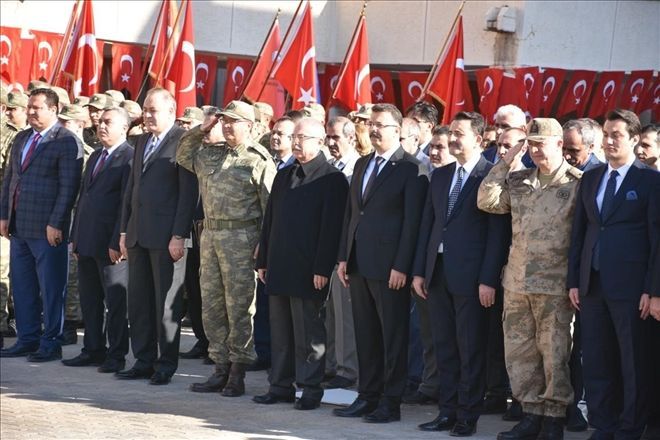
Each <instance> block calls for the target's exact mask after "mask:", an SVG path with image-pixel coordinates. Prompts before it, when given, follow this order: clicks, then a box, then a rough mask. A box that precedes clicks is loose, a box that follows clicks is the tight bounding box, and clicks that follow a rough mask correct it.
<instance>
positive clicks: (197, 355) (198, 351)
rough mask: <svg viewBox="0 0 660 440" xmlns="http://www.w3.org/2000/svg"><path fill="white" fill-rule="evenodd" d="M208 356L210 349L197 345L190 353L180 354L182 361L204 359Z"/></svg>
mask: <svg viewBox="0 0 660 440" xmlns="http://www.w3.org/2000/svg"><path fill="white" fill-rule="evenodd" d="M208 355H209V351H208V349H207V348H204V347H201V346H199V345H197V344H195V345H194V346H193V348H191V349H190V350H189V351H186V352H183V353H179V357H180V358H181V359H204V358H205V357H206V356H208Z"/></svg>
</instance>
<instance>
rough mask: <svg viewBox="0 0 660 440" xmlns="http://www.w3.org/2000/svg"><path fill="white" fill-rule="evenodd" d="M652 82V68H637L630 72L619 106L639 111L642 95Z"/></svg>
mask: <svg viewBox="0 0 660 440" xmlns="http://www.w3.org/2000/svg"><path fill="white" fill-rule="evenodd" d="M652 82H653V71H652V70H636V71H633V72H630V76H629V77H628V81H627V82H626V86H625V87H624V89H623V92H622V93H621V99H620V100H619V106H620V107H622V108H625V109H628V110H630V111H633V112H635V113H637V109H638V108H639V106H640V103H641V101H642V95H643V94H644V92H645V91H646V90H647V89H648V88H649V84H651V83H652Z"/></svg>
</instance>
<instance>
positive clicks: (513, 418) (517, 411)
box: [502, 399, 523, 422]
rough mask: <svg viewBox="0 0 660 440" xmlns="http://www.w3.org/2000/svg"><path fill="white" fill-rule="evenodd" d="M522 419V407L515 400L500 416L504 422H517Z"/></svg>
mask: <svg viewBox="0 0 660 440" xmlns="http://www.w3.org/2000/svg"><path fill="white" fill-rule="evenodd" d="M522 419H523V410H522V405H521V404H520V402H518V401H517V400H515V399H513V401H512V402H511V405H510V406H509V409H507V410H506V412H505V413H504V415H503V416H502V420H504V421H505V422H519V421H521V420H522Z"/></svg>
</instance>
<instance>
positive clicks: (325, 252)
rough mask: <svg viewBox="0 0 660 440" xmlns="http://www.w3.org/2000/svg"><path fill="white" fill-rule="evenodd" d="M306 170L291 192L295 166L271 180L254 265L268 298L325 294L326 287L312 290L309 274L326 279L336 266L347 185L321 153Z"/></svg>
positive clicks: (306, 166) (311, 280)
mask: <svg viewBox="0 0 660 440" xmlns="http://www.w3.org/2000/svg"><path fill="white" fill-rule="evenodd" d="M308 165H309V166H308ZM305 168H307V169H308V170H309V174H307V175H306V176H305V178H304V180H303V183H302V185H300V186H297V187H295V188H291V182H292V178H294V174H295V173H296V171H297V170H298V166H296V165H294V166H289V167H287V168H285V169H283V170H281V171H280V172H278V173H277V175H276V176H275V180H274V181H273V187H272V190H271V194H270V198H269V199H268V205H267V207H266V214H265V215H264V221H263V226H262V230H261V239H260V242H259V256H258V257H257V264H256V265H257V268H261V269H263V268H266V269H267V272H266V290H265V291H266V293H267V294H269V295H287V296H297V297H302V298H314V297H319V296H320V295H326V294H327V285H326V287H325V289H323V290H322V291H318V290H316V289H315V288H314V283H313V279H314V275H322V276H325V277H328V278H330V275H331V274H332V271H333V270H334V267H335V264H336V261H337V248H338V246H339V236H340V235H341V228H342V220H343V218H344V206H346V195H347V193H348V182H347V181H346V177H345V176H344V174H343V173H342V172H341V171H339V170H338V169H336V168H335V167H334V166H332V165H330V164H329V163H327V162H326V161H325V157H324V156H323V154H322V153H319V155H318V156H317V157H316V158H314V159H312V161H310V162H308V164H305Z"/></svg>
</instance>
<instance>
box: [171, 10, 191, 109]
mask: <svg viewBox="0 0 660 440" xmlns="http://www.w3.org/2000/svg"><path fill="white" fill-rule="evenodd" d="M181 7H182V8H185V13H184V14H185V15H184V18H183V28H182V29H181V37H180V38H179V44H178V46H177V48H176V51H175V52H174V59H173V60H172V66H171V68H170V70H169V72H168V73H167V80H169V81H171V82H172V85H173V87H174V93H173V95H174V99H175V100H176V115H177V117H180V116H182V115H183V111H184V110H185V109H186V107H194V106H196V105H197V93H196V88H195V87H196V82H195V68H196V67H197V65H196V64H195V37H194V35H193V15H192V2H191V1H190V0H183V2H181Z"/></svg>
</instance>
